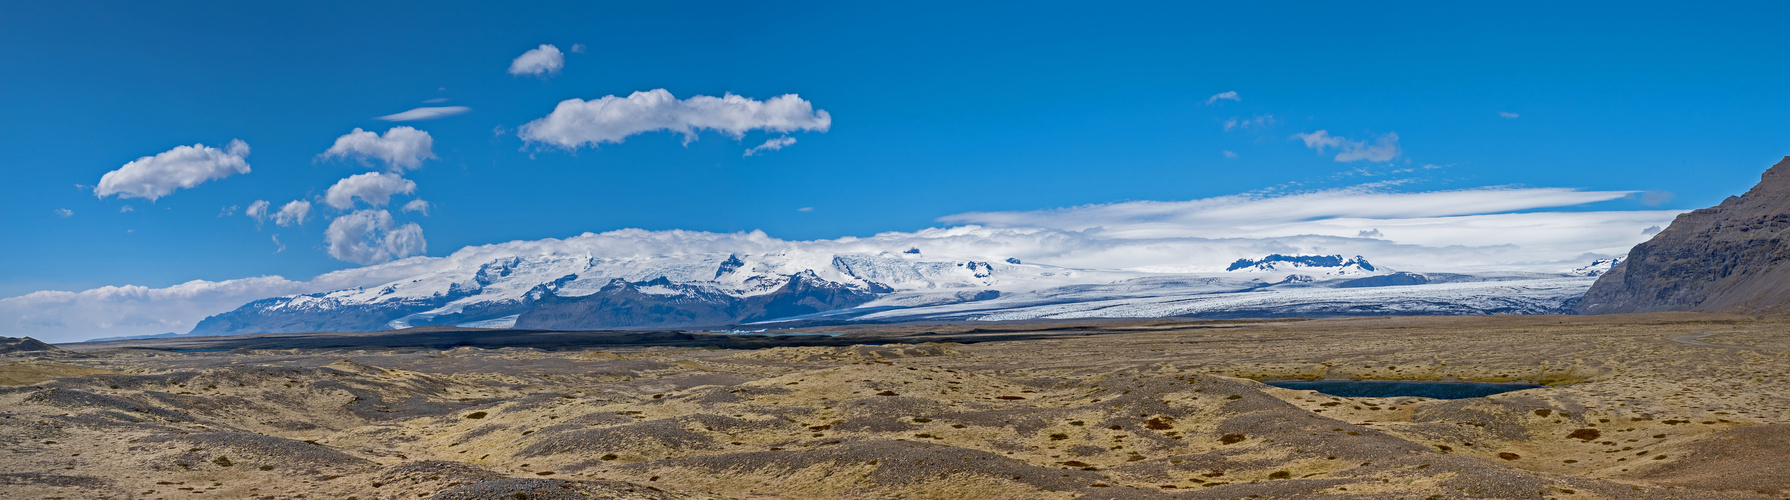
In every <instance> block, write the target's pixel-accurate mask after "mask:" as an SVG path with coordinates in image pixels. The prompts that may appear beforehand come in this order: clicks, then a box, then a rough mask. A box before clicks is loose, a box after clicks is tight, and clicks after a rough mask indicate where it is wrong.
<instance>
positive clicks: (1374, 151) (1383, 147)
mask: <svg viewBox="0 0 1790 500" xmlns="http://www.w3.org/2000/svg"><path fill="white" fill-rule="evenodd" d="M1293 136H1294V137H1298V138H1299V140H1302V141H1305V147H1308V148H1311V149H1314V150H1317V151H1318V152H1319V153H1323V152H1324V150H1326V149H1332V148H1334V149H1336V161H1339V162H1351V161H1361V160H1367V161H1391V160H1392V159H1393V158H1397V157H1398V155H1399V154H1400V153H1401V152H1400V151H1399V149H1398V134H1397V133H1388V134H1386V135H1383V136H1380V138H1379V139H1376V140H1374V142H1373V143H1372V144H1369V143H1367V142H1364V141H1352V140H1349V139H1348V138H1346V137H1343V136H1340V135H1330V132H1328V131H1324V130H1319V131H1317V132H1312V133H1309V134H1293Z"/></svg>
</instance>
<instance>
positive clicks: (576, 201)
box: [0, 2, 1790, 297]
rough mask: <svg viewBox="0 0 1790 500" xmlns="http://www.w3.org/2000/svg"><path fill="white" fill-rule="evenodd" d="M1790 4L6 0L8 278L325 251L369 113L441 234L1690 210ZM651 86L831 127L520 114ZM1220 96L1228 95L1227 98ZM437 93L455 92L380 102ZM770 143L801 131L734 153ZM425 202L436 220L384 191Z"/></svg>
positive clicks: (48, 281) (474, 236)
mask: <svg viewBox="0 0 1790 500" xmlns="http://www.w3.org/2000/svg"><path fill="white" fill-rule="evenodd" d="M841 4H844V5H841ZM1787 10H1790V8H1786V7H1784V4H1780V3H1763V2H1762V3H1756V4H1739V3H1737V4H1729V5H1726V6H1716V7H1711V6H1701V5H1700V6H1682V5H1678V6H1673V5H1647V4H1637V3H1606V4H1581V5H1576V6H1566V7H1562V6H1560V5H1556V4H1554V3H1541V2H1537V3H1500V4H1490V5H1484V6H1479V5H1475V6H1462V5H1458V4H1446V5H1436V3H1435V2H1422V3H1419V2H1410V3H1383V4H1377V5H1371V6H1360V5H1346V4H1338V3H1335V2H1323V3H1283V4H1273V6H1271V7H1270V6H1230V5H1224V6H1220V5H1205V4H1195V3H1190V2H1172V3H1156V4H1152V3H1137V4H1121V5H1108V4H1103V5H1098V6H1094V5H1091V4H1066V3H1065V4H1054V3H1039V2H1024V3H1011V4H994V3H989V4H966V3H962V2H951V3H902V4H899V5H892V6H891V5H875V6H872V5H864V4H862V3H858V2H843V3H841V2H827V3H753V4H747V3H731V4H730V3H696V2H629V3H612V4H592V3H586V2H575V3H567V4H537V5H528V6H516V5H499V4H469V5H447V4H442V3H439V2H417V3H398V2H352V3H350V2H339V3H329V2H305V3H299V4H271V3H268V2H213V3H204V2H188V3H182V4H179V5H170V4H161V3H142V2H128V3H127V2H116V3H113V2H37V3H19V2H13V3H6V4H3V5H0V47H4V50H0V67H3V68H5V71H4V76H0V151H5V155H3V156H0V175H3V176H4V179H5V180H6V182H5V183H3V184H0V186H3V187H0V189H4V190H5V192H4V196H0V235H4V239H5V240H7V241H8V242H9V243H10V244H8V245H5V246H4V247H0V248H4V250H0V252H4V253H0V297H6V296H14V295H20V294H25V293H29V292H32V291H37V290H84V289H89V288H94V287H100V286H106V285H126V284H131V285H142V286H148V287H166V286H169V285H173V284H177V283H182V282H186V281H188V280H194V279H204V280H214V281H217V280H229V279H237V278H245V277H252V276H263V275H280V276H285V277H289V278H293V279H304V278H308V277H311V276H314V275H317V274H320V273H324V272H328V271H333V270H339V269H346V268H353V267H358V266H360V265H361V264H360V263H356V262H349V261H344V260H341V259H338V258H335V257H332V255H331V253H330V252H329V251H328V246H329V242H328V241H327V239H326V236H325V228H326V227H328V225H329V223H330V222H331V221H332V220H334V219H335V218H336V217H339V216H343V215H347V214H349V213H350V212H351V211H353V210H362V209H372V208H375V207H369V206H366V205H364V204H362V205H359V206H357V208H354V209H335V208H331V207H328V206H327V204H326V203H325V202H324V201H323V198H324V195H325V194H326V190H328V189H329V188H330V187H331V186H332V185H334V184H335V183H336V182H338V181H339V180H341V179H343V178H346V177H348V176H351V175H355V174H364V173H368V172H389V171H390V169H387V168H382V166H381V163H380V162H378V161H370V162H369V163H368V164H363V162H361V161H357V160H356V159H354V158H352V157H350V158H334V159H331V158H321V157H320V155H322V154H324V153H325V151H327V150H329V149H330V148H331V147H332V145H333V144H335V142H336V141H337V139H338V138H339V137H342V136H344V135H345V134H349V133H350V131H352V130H354V129H355V128H361V129H366V130H370V131H373V132H377V133H385V132H386V131H387V130H388V129H391V128H392V127H394V126H410V127H414V128H415V129H417V130H420V131H423V132H426V133H427V134H428V135H429V137H430V138H431V140H432V147H431V149H430V152H432V154H433V157H434V158H433V159H428V160H426V161H423V162H422V163H421V164H420V168H415V169H404V170H403V171H402V172H401V175H402V176H403V177H404V178H406V179H408V180H410V181H412V182H414V183H415V186H416V187H415V190H414V192H413V193H412V194H404V195H399V196H397V197H395V198H394V201H393V203H392V204H391V205H390V206H387V207H384V209H385V210H386V211H387V213H389V214H390V215H391V217H392V218H393V219H394V222H393V223H394V224H395V225H398V226H402V225H404V224H411V223H414V224H417V227H418V228H420V231H421V233H420V234H421V235H422V236H424V237H426V241H427V251H426V252H425V253H424V254H425V255H434V256H439V255H445V254H447V253H449V252H452V251H454V250H456V249H459V248H461V247H464V246H468V245H481V244H491V243H499V242H504V241H510V240H518V239H538V238H557V237H567V236H573V235H577V234H580V233H583V232H586V231H593V232H601V231H609V230H614V229H620V228H643V229H649V230H665V229H689V230H700V231H717V232H735V231H749V230H754V229H760V230H763V231H765V232H766V233H768V234H770V235H772V236H775V237H778V238H783V239H816V238H836V237H841V236H850V235H857V236H866V235H871V234H875V233H879V232H884V231H913V230H918V229H922V228H927V227H940V226H943V225H948V224H950V223H956V222H945V221H940V220H939V219H940V218H941V217H947V216H952V215H954V214H962V213H966V212H999V211H1020V212H1023V211H1036V210H1047V209H1052V208H1057V207H1070V206H1079V205H1087V204H1104V203H1116V202H1126V201H1138V200H1159V201H1177V200H1195V199H1204V198H1212V197H1220V196H1226V195H1233V194H1238V193H1251V192H1261V191H1262V190H1275V191H1284V192H1294V191H1307V190H1323V189H1335V188H1346V187H1350V186H1359V185H1362V184H1367V183H1375V182H1381V183H1382V184H1378V185H1377V186H1380V187H1379V188H1378V189H1382V190H1390V191H1398V192H1425V191H1446V190H1459V189H1468V188H1479V187H1486V186H1510V185H1518V186H1532V187H1557V188H1573V189H1579V190H1587V191H1643V192H1646V191H1651V192H1653V193H1652V194H1651V195H1650V196H1647V197H1642V196H1634V197H1625V198H1619V199H1614V200H1608V201H1601V202H1596V203H1586V204H1578V205H1571V206H1567V207H1563V208H1560V210H1566V211H1575V210H1658V209H1674V210H1682V209H1689V208H1697V207H1702V206H1709V205H1712V204H1715V203H1717V202H1719V201H1720V200H1721V199H1722V198H1724V197H1726V196H1728V195H1731V194H1737V193H1739V192H1741V191H1743V190H1745V189H1746V188H1748V187H1750V186H1751V185H1752V184H1753V183H1754V182H1756V181H1757V179H1758V174H1759V172H1760V171H1762V170H1763V169H1764V168H1766V167H1767V166H1769V165H1771V164H1773V163H1775V162H1776V161H1777V160H1778V159H1780V158H1781V157H1783V156H1784V155H1786V154H1790V120H1785V119H1784V117H1786V116H1790V61H1786V60H1785V57H1784V55H1783V54H1784V50H1785V49H1786V43H1785V42H1784V41H1783V39H1782V37H1781V29H1780V27H1779V26H1777V24H1779V22H1780V21H1781V20H1782V19H1785V18H1790V16H1787V14H1790V12H1786V11H1787ZM542 44H551V45H553V46H555V47H556V48H557V49H558V50H560V51H562V52H563V67H562V68H561V69H559V70H558V71H557V72H552V73H549V74H542V75H513V74H511V73H510V72H509V71H507V69H509V68H510V66H511V64H512V61H513V60H514V59H516V58H517V57H519V56H521V55H523V53H524V52H526V51H529V50H531V49H535V48H537V47H539V46H540V45H542ZM575 45H577V46H581V47H582V49H583V50H582V51H581V52H579V51H574V50H573V47H574V46H575ZM655 89H665V90H666V91H668V92H670V93H671V94H672V95H674V96H676V97H677V98H679V99H689V98H692V97H695V96H722V95H724V94H726V93H732V94H737V95H739V96H743V97H746V98H750V99H754V100H759V101H764V100H768V99H772V98H775V97H778V96H781V95H784V94H797V95H799V96H800V99H802V100H804V101H806V102H807V103H810V104H811V105H812V106H813V108H814V109H817V110H824V111H825V112H826V113H827V116H828V117H830V124H829V126H828V127H826V129H825V131H824V132H823V131H820V130H816V129H812V128H810V129H808V130H796V131H791V132H788V133H781V132H776V131H767V130H765V129H763V128H756V129H751V130H748V131H746V132H745V133H744V134H743V136H742V137H740V138H738V139H736V138H734V137H732V136H730V135H729V134H727V133H724V132H719V131H714V130H704V131H699V132H698V133H697V134H696V135H695V136H694V140H691V141H689V142H687V143H686V142H685V138H684V137H683V136H681V135H679V134H676V133H672V132H664V131H657V132H645V133H639V134H634V135H629V136H627V137H626V138H625V140H624V141H623V142H621V143H606V144H601V145H598V146H596V147H590V146H585V147H579V148H576V149H573V150H567V149H565V148H561V147H555V146H552V145H550V144H544V143H542V142H539V141H536V142H529V141H525V140H524V139H523V138H522V137H520V136H519V135H518V128H519V127H521V126H523V125H524V124H527V123H530V122H531V121H534V120H537V119H542V118H543V117H546V116H548V115H549V113H552V112H553V111H554V109H555V105H556V104H558V103H559V102H561V101H563V100H567V99H573V98H578V99H586V100H594V99H599V98H602V97H604V96H610V95H614V96H622V97H625V96H628V95H630V94H631V93H634V92H638V91H651V90H655ZM1225 92H1235V93H1236V94H1235V95H1236V97H1237V98H1236V99H1234V100H1233V99H1223V98H1220V99H1217V100H1213V96H1217V95H1220V94H1222V93H1225ZM438 99H445V101H440V102H437V103H425V101H430V100H438ZM423 106H465V107H468V108H470V111H468V112H466V113H464V114H460V115H456V116H449V117H444V118H439V119H434V120H425V121H411V122H403V123H392V122H386V121H381V120H377V119H375V117H379V116H385V115H391V114H394V113H399V112H403V111H406V110H410V109H413V108H417V107H423ZM1262 117H1272V118H1271V119H1266V118H1262ZM1231 120H1235V121H1236V123H1235V124H1233V125H1231V126H1229V127H1228V130H1227V125H1226V124H1227V122H1228V121H1231ZM1320 130H1322V131H1325V132H1326V134H1327V135H1325V136H1320V138H1322V137H1336V136H1341V137H1344V138H1346V139H1344V140H1345V141H1362V142H1363V143H1364V147H1367V146H1372V145H1374V144H1393V145H1396V154H1392V155H1391V156H1390V157H1387V158H1384V160H1385V161H1379V160H1381V159H1382V158H1380V156H1384V155H1382V154H1379V153H1373V152H1371V151H1370V152H1368V153H1364V155H1365V156H1369V157H1372V158H1368V159H1361V160H1355V161H1338V159H1339V157H1338V156H1337V155H1338V153H1339V152H1341V151H1344V150H1346V148H1347V145H1346V144H1347V143H1346V142H1343V143H1339V144H1338V145H1337V146H1333V147H1330V148H1326V149H1323V150H1322V151H1314V149H1312V148H1309V147H1307V142H1308V141H1307V140H1304V139H1301V138H1300V137H1299V136H1296V134H1313V133H1316V132H1317V131H1320ZM1388 134H1396V141H1395V142H1390V143H1384V142H1381V143H1376V141H1385V140H1387V139H1388V138H1389V137H1390V136H1389V135H1388ZM784 136H787V137H790V138H794V139H796V140H797V142H796V143H794V144H793V145H789V146H788V147H785V148H783V149H779V150H774V151H764V152H762V154H758V155H754V156H743V153H744V152H745V151H746V150H747V149H748V148H751V147H753V146H756V145H759V144H761V143H764V142H765V141H767V140H770V139H773V138H779V137H784ZM1307 137H1312V136H1307ZM232 140H241V141H243V143H245V144H246V145H247V146H248V147H249V150H250V152H249V153H248V154H247V156H245V157H243V159H244V160H246V163H247V164H248V165H249V166H250V167H251V171H250V172H249V173H238V174H232V175H228V176H225V177H222V178H218V179H214V180H209V181H207V182H203V183H199V184H197V185H194V186H192V187H190V188H181V189H176V190H173V191H172V192H170V193H169V194H167V195H166V196H162V197H159V198H157V199H156V200H154V201H153V202H151V201H150V200H147V199H141V198H120V197H118V196H115V195H114V196H107V197H104V198H101V197H98V196H96V195H95V191H94V186H95V185H96V184H98V183H99V181H100V179H101V177H102V176H103V175H105V174H106V173H108V172H111V171H115V170H119V169H120V168H121V167H122V166H124V165H125V164H127V163H129V162H132V161H133V160H137V159H138V158H141V157H146V156H154V155H157V154H161V153H164V152H168V151H170V150H172V149H174V148H176V147H177V146H182V145H188V146H190V145H193V144H204V145H205V146H208V147H212V148H219V149H220V150H222V149H223V148H226V145H227V144H229V143H230V142H231V141H232ZM1387 151H1390V150H1387ZM1227 152H1229V153H1230V154H1227ZM1388 154H1389V153H1388ZM1232 156H1234V157H1232ZM369 165H370V166H371V168H369ZM1426 166H1428V167H1430V168H1424V167H1426ZM1388 180H1391V181H1396V182H1394V183H1385V182H1384V181H1388ZM414 199H424V200H427V201H428V202H429V203H430V204H431V208H430V210H429V211H428V213H427V215H424V214H422V213H421V212H407V211H402V210H399V209H398V207H399V206H401V205H402V204H404V203H407V202H410V201H412V200H414ZM256 200H267V201H270V202H271V203H272V204H273V207H274V208H278V207H279V206H280V205H281V204H284V203H286V202H289V201H293V200H308V201H310V202H313V203H314V205H315V207H316V208H315V210H314V211H313V212H312V213H311V214H310V218H309V220H308V221H307V222H305V223H304V224H302V225H291V226H280V225H278V224H275V223H274V222H272V221H271V220H267V221H260V222H258V221H257V220H255V219H253V218H251V217H249V216H247V215H244V214H245V212H244V211H245V209H246V207H248V206H249V205H250V204H251V203H252V202H254V201H256ZM127 206H128V207H130V208H129V211H124V210H126V209H125V207H127ZM232 206H234V207H236V209H235V210H230V209H228V208H227V207H232ZM803 209H808V210H803ZM59 211H66V212H59ZM957 220H960V219H953V221H957ZM276 237H277V239H278V243H276V242H275V241H274V239H275V238H276ZM282 245H283V247H284V250H280V249H281V248H282Z"/></svg>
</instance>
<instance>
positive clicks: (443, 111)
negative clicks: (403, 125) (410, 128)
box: [378, 106, 472, 122]
mask: <svg viewBox="0 0 1790 500" xmlns="http://www.w3.org/2000/svg"><path fill="white" fill-rule="evenodd" d="M467 111H472V108H468V107H466V106H435V107H430V106H425V107H421V108H416V109H412V110H410V111H405V112H403V113H397V114H390V115H385V116H381V117H379V118H378V119H379V120H385V121H388V122H414V121H421V120H434V119H436V118H446V117H449V116H454V115H459V114H465V113H466V112H467Z"/></svg>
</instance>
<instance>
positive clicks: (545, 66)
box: [510, 44, 566, 76]
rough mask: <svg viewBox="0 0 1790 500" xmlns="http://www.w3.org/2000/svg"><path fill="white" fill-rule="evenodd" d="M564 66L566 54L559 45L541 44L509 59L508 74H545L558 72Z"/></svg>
mask: <svg viewBox="0 0 1790 500" xmlns="http://www.w3.org/2000/svg"><path fill="white" fill-rule="evenodd" d="M564 67H566V55H565V53H562V52H560V51H559V47H555V46H552V45H547V44H541V46H540V47H536V48H535V49H533V50H530V51H528V52H523V53H522V55H520V56H516V59H515V60H512V61H510V74H511V75H516V76H546V75H553V74H558V73H559V70H560V68H564Z"/></svg>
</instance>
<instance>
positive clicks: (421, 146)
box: [318, 126, 435, 172]
mask: <svg viewBox="0 0 1790 500" xmlns="http://www.w3.org/2000/svg"><path fill="white" fill-rule="evenodd" d="M434 147H435V139H434V138H431V137H429V133H428V132H424V131H421V130H417V129H414V128H410V127H404V126H399V127H392V128H391V129H390V130H386V131H385V136H383V137H381V136H380V135H379V134H378V133H374V132H370V131H366V130H361V129H360V128H355V129H354V131H353V132H349V133H348V134H347V135H344V136H341V137H337V138H336V143H335V145H332V146H330V147H329V150H327V151H324V152H323V154H321V155H318V158H319V159H328V158H353V159H356V160H360V162H361V163H363V164H365V163H368V161H369V160H379V161H380V162H383V163H385V167H386V169H389V170H391V171H393V172H402V171H404V170H405V169H417V168H422V166H423V160H433V159H435V152H434V151H433V148H434Z"/></svg>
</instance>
